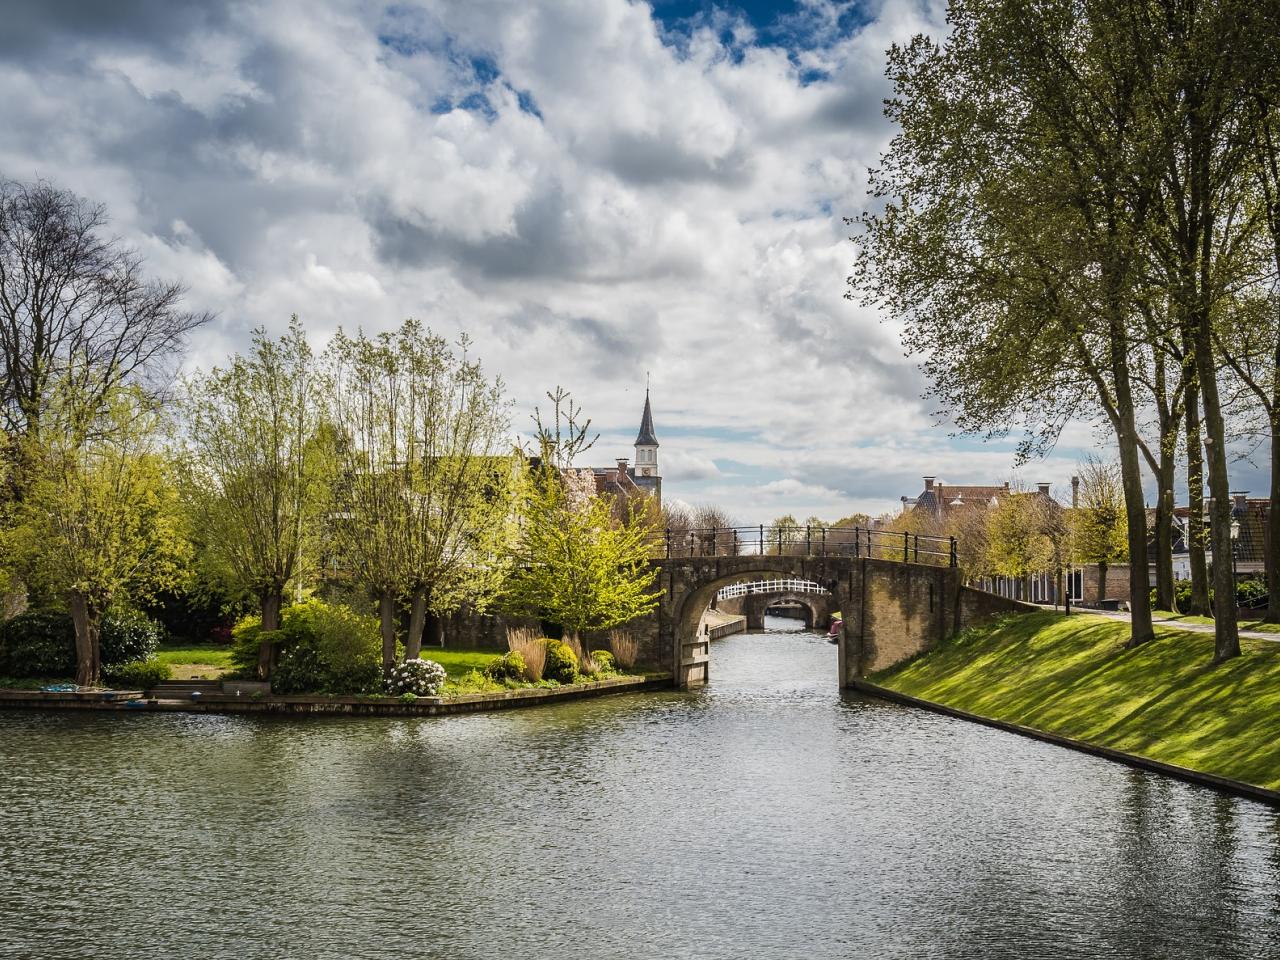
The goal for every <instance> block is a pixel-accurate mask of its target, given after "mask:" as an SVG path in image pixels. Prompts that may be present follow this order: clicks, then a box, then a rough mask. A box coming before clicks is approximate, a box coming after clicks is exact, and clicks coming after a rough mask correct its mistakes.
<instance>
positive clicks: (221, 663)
mask: <svg viewBox="0 0 1280 960" xmlns="http://www.w3.org/2000/svg"><path fill="white" fill-rule="evenodd" d="M156 659H157V660H159V661H161V662H162V663H167V664H168V665H169V667H170V669H172V670H173V679H175V680H193V679H196V678H203V679H206V680H215V679H217V678H218V677H220V676H222V675H223V674H224V673H227V672H228V671H230V670H231V668H232V663H231V647H229V646H227V645H226V644H213V643H184V644H172V645H170V644H165V645H163V646H161V647H160V649H159V650H158V651H156Z"/></svg>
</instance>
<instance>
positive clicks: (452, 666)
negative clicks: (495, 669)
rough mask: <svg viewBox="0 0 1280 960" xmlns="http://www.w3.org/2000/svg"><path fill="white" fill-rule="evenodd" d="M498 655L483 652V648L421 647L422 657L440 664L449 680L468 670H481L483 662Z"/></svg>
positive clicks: (494, 658) (487, 661)
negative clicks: (449, 648)
mask: <svg viewBox="0 0 1280 960" xmlns="http://www.w3.org/2000/svg"><path fill="white" fill-rule="evenodd" d="M500 656H502V654H500V653H485V652H484V651H483V650H441V649H440V648H439V647H423V649H422V659H423V660H434V661H435V662H436V663H438V664H440V666H442V667H444V669H445V671H446V672H447V673H448V674H449V679H450V680H457V679H458V678H459V677H461V676H463V675H464V674H465V673H467V672H468V671H469V670H483V669H484V667H485V664H487V663H490V662H492V661H494V660H497V659H498V658H499V657H500Z"/></svg>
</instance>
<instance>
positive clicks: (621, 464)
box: [618, 457, 627, 476]
mask: <svg viewBox="0 0 1280 960" xmlns="http://www.w3.org/2000/svg"><path fill="white" fill-rule="evenodd" d="M618 473H620V474H622V475H623V476H626V474H627V458H626V457H619V458H618Z"/></svg>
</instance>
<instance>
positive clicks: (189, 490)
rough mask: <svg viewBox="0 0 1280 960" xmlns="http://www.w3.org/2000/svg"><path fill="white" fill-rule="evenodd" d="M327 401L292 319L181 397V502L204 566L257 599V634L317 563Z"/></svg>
mask: <svg viewBox="0 0 1280 960" xmlns="http://www.w3.org/2000/svg"><path fill="white" fill-rule="evenodd" d="M325 393H326V390H325V387H324V382H323V379H322V377H321V376H320V374H319V371H317V369H316V365H315V360H314V357H313V356H312V352H311V348H310V346H309V345H308V343H307V338H306V334H305V332H304V331H303V329H302V324H301V323H299V322H298V318H297V317H296V316H295V317H293V318H292V320H291V321H290V323H289V329H288V331H287V332H286V333H285V334H284V336H282V337H281V338H280V339H279V340H274V339H272V338H271V337H269V336H267V333H266V331H265V330H262V329H259V330H256V331H255V332H254V335H253V346H252V349H251V351H250V353H249V355H248V356H236V357H233V358H232V360H231V362H230V364H229V365H228V366H227V367H226V368H219V367H214V368H213V369H212V370H211V371H210V372H209V373H207V374H197V375H195V376H193V377H192V378H191V379H190V380H188V381H187V383H186V385H185V389H184V390H183V392H182V396H181V398H180V404H179V410H180V412H181V422H180V423H179V424H178V431H179V432H178V436H177V446H178V449H179V452H180V459H181V463H182V467H183V483H182V493H183V498H184V500H185V502H186V504H187V507H188V509H189V510H190V511H191V515H192V518H193V521H194V525H195V527H196V530H197V535H198V537H199V539H200V541H201V542H202V543H203V544H204V545H205V549H206V551H207V554H208V557H209V559H210V561H211V562H212V563H213V564H214V565H216V566H217V568H218V569H219V570H221V571H223V572H224V574H225V576H226V579H227V580H228V581H229V582H230V583H232V584H235V585H236V586H239V587H241V588H245V589H248V590H250V591H252V592H253V594H254V596H255V597H256V598H257V600H258V604H259V610H260V613H261V616H262V627H263V630H264V631H275V630H277V629H279V627H280V609H281V606H282V604H283V602H284V596H285V591H286V588H287V587H288V586H289V585H290V584H297V583H300V582H302V581H303V580H304V579H306V577H307V576H308V575H309V574H310V573H312V572H313V571H314V570H315V568H316V564H317V561H318V558H319V555H320V551H321V546H322V542H323V538H324V535H325V528H324V524H325V519H326V511H327V508H328V503H329V500H328V485H329V482H330V479H331V476H332V454H331V451H330V438H329V436H328V434H327V433H326V430H325V425H324V421H323V418H322V410H323V403H322V398H323V397H324V395H325ZM270 649H271V648H270V644H269V642H268V643H264V644H263V649H262V660H261V661H260V663H259V672H260V673H261V674H263V675H264V676H265V675H266V673H268V672H269V669H270Z"/></svg>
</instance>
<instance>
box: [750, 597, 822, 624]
mask: <svg viewBox="0 0 1280 960" xmlns="http://www.w3.org/2000/svg"><path fill="white" fill-rule="evenodd" d="M815 596H816V595H815V594H812V593H772V594H771V593H758V594H754V595H753V596H752V598H751V600H752V601H754V602H749V604H748V606H749V607H751V608H754V607H757V606H758V607H759V608H760V614H759V619H760V625H761V627H763V626H764V618H765V617H766V616H767V615H768V614H769V611H770V610H774V609H776V608H778V607H800V608H802V609H803V610H804V616H803V617H802V618H801V619H803V620H804V625H805V626H806V627H808V628H809V629H810V630H813V629H815V628H817V627H825V626H826V625H827V624H826V621H827V618H826V617H824V616H823V609H822V608H825V607H828V606H830V605H831V603H830V601H827V603H824V604H818V603H817V602H816V601H815V599H814V598H815ZM751 613H752V614H754V613H755V610H754V609H752V610H751ZM754 619H755V618H754V617H752V616H748V617H747V629H748V630H751V629H754V628H753V627H752V626H751V624H752V621H753V620H754Z"/></svg>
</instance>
